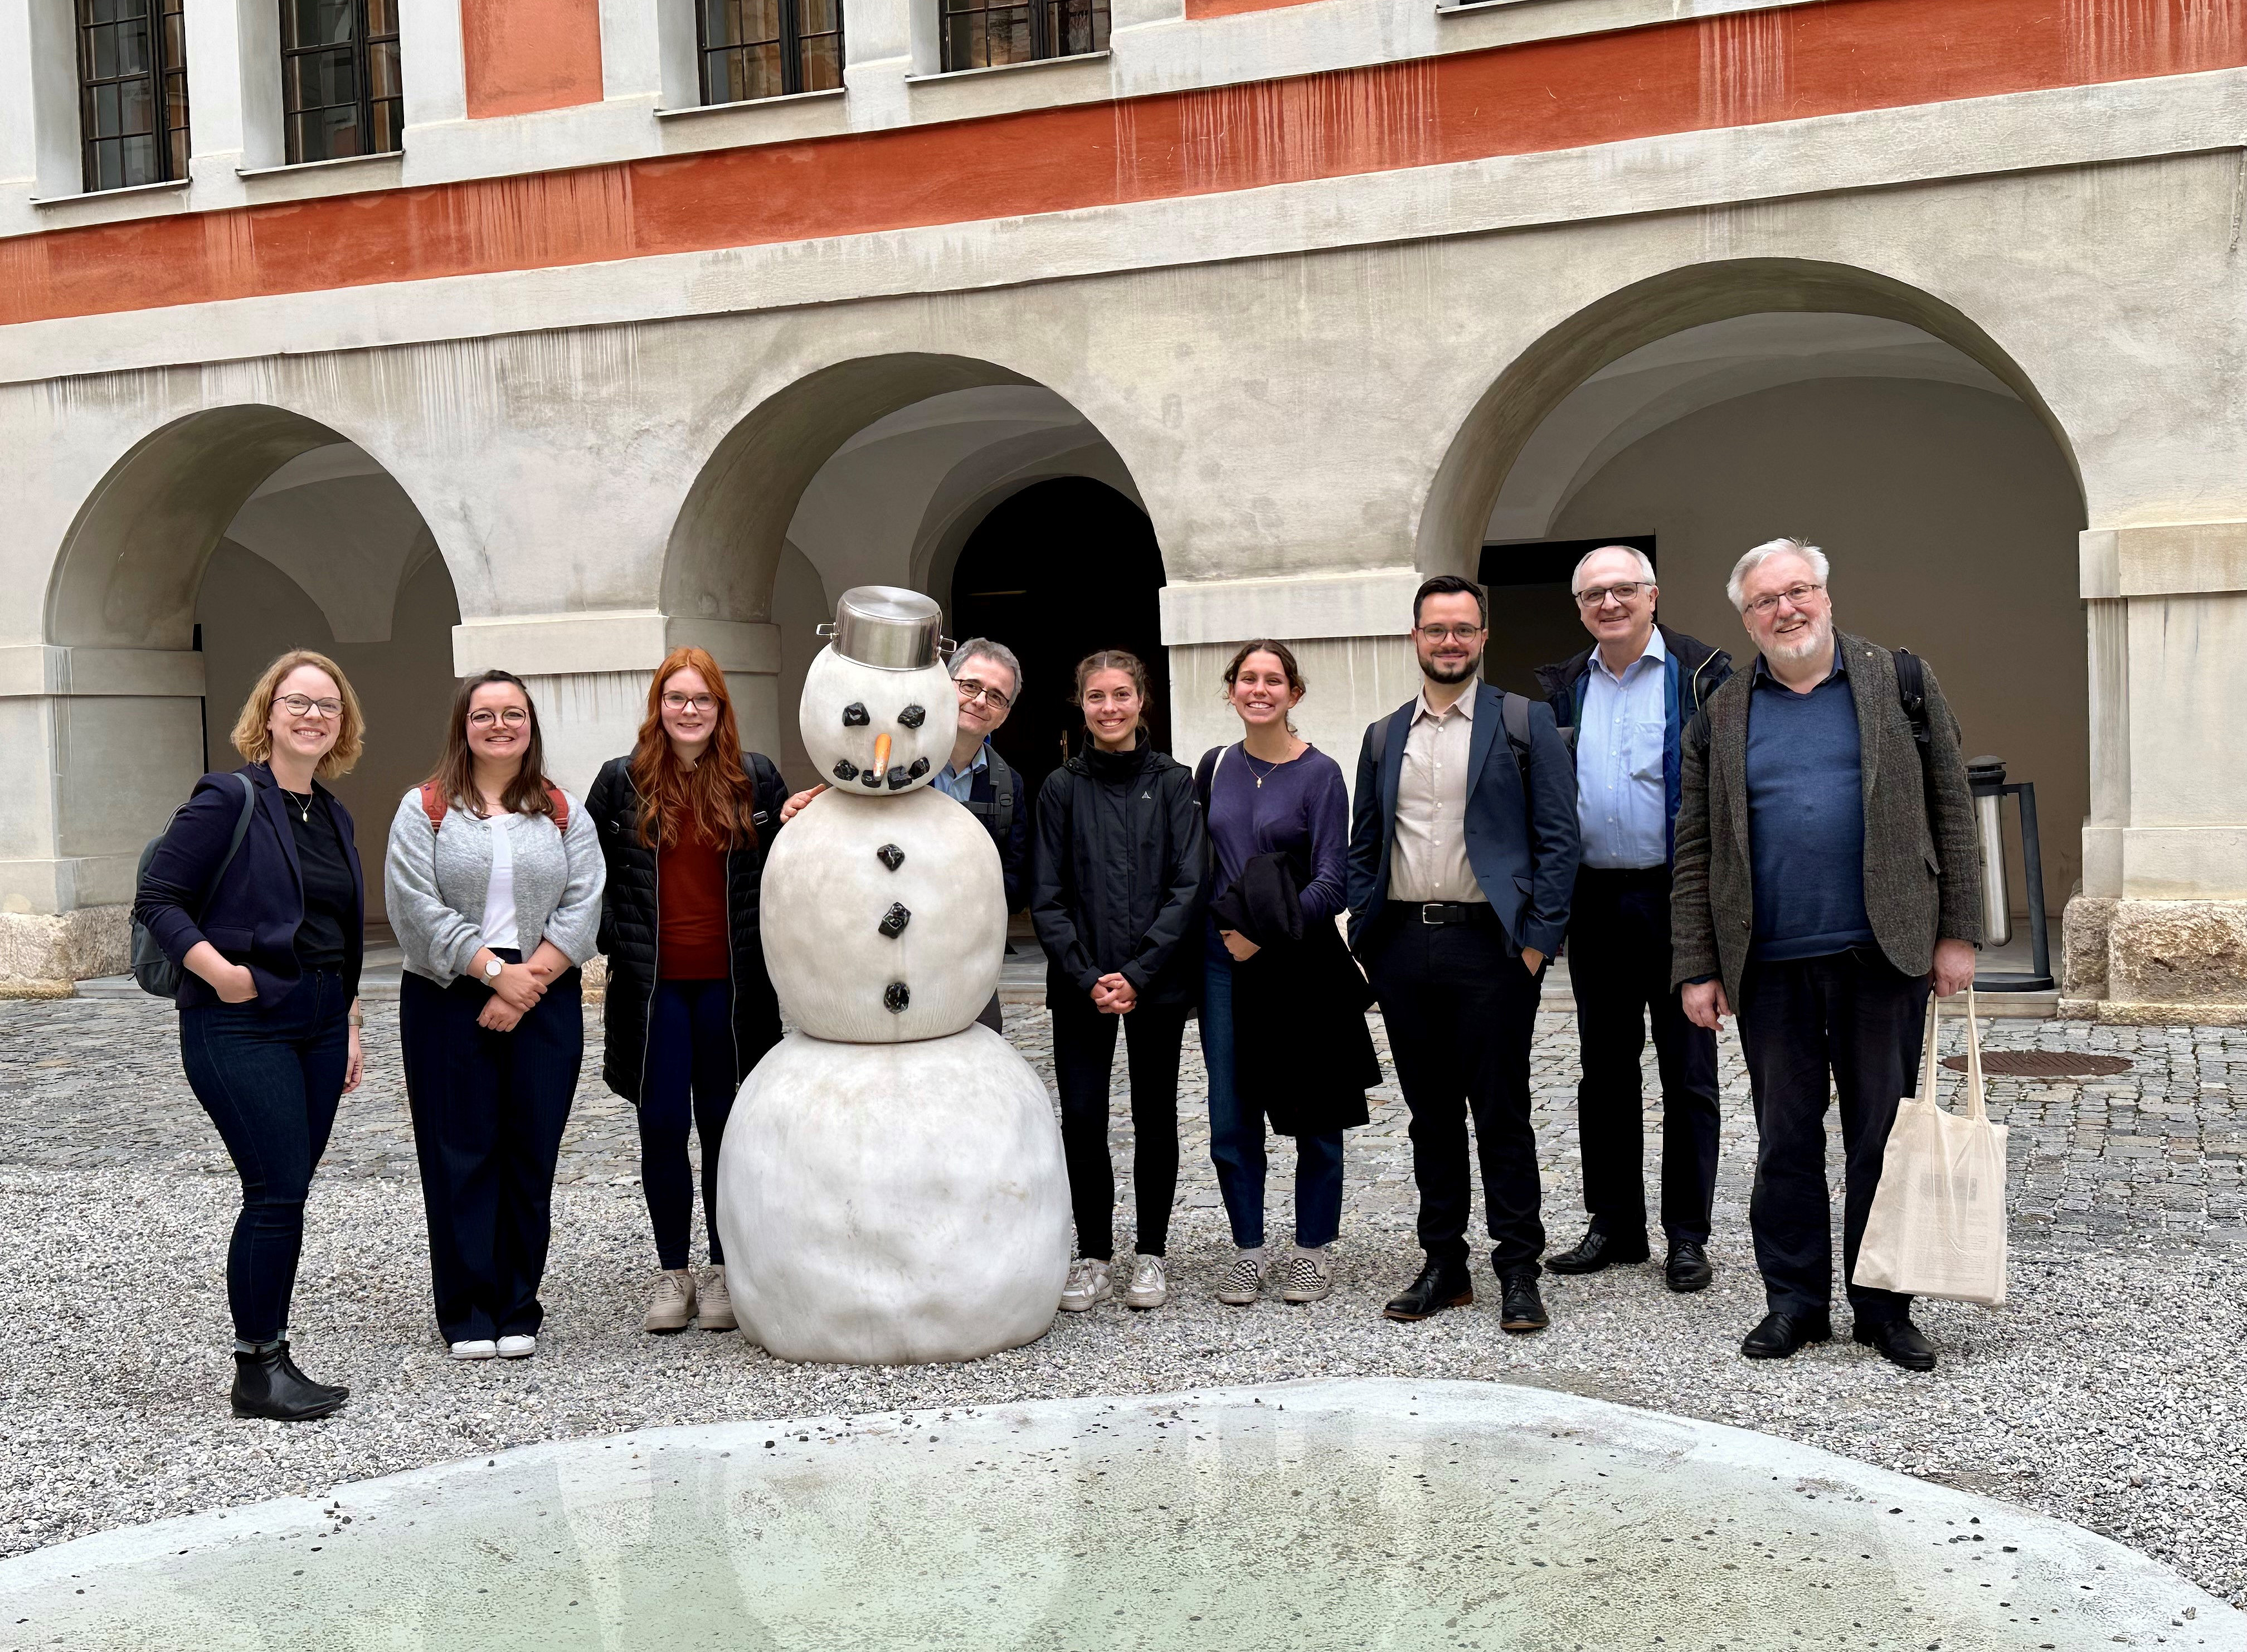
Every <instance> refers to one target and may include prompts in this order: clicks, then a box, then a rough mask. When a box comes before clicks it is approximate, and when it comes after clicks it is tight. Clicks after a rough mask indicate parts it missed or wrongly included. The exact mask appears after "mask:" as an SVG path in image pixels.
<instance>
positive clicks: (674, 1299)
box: [640, 1267, 694, 1336]
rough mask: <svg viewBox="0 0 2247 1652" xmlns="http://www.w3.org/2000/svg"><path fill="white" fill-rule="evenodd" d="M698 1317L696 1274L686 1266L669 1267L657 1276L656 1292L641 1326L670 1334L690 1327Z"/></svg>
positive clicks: (660, 1333) (663, 1333)
mask: <svg viewBox="0 0 2247 1652" xmlns="http://www.w3.org/2000/svg"><path fill="white" fill-rule="evenodd" d="M693 1317H694V1276H693V1274H692V1273H688V1272H687V1271H686V1269H685V1268H683V1267H682V1268H680V1269H677V1270H676V1271H673V1270H671V1269H666V1270H665V1271H664V1272H662V1273H659V1274H657V1275H656V1276H655V1294H653V1295H652V1296H651V1297H649V1298H648V1300H647V1314H646V1317H645V1318H644V1319H642V1320H641V1321H640V1329H642V1330H644V1331H649V1332H652V1333H653V1334H654V1335H657V1336H669V1335H673V1333H674V1332H678V1331H683V1330H685V1329H686V1321H689V1320H691V1319H693Z"/></svg>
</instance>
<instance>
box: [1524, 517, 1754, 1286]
mask: <svg viewBox="0 0 2247 1652" xmlns="http://www.w3.org/2000/svg"><path fill="white" fill-rule="evenodd" d="M1569 585H1570V590H1571V592H1572V594H1573V595H1574V597H1575V600H1576V612H1577V614H1578V615H1579V617H1580V618H1581V619H1582V620H1583V622H1584V629H1585V630H1586V631H1589V632H1591V634H1592V636H1593V638H1594V639H1595V642H1594V646H1592V647H1590V648H1588V649H1586V650H1585V651H1584V652H1582V653H1581V654H1578V655H1577V656H1576V657H1575V658H1574V659H1570V660H1567V661H1565V662H1563V663H1562V664H1561V665H1558V666H1546V667H1545V668H1544V669H1543V670H1542V671H1540V672H1538V678H1539V680H1540V682H1542V683H1543V685H1544V687H1545V693H1546V697H1547V700H1550V701H1551V703H1552V706H1553V712H1554V719H1555V720H1557V721H1558V722H1559V724H1560V726H1561V733H1562V734H1564V735H1569V736H1572V737H1573V739H1574V744H1575V751H1576V816H1577V823H1578V825H1579V827H1580V829H1581V835H1582V837H1583V845H1584V852H1583V860H1582V863H1581V865H1580V867H1579V869H1578V870H1577V873H1576V889H1575V898H1574V903H1573V904H1572V905H1571V907H1570V911H1569V918H1568V952H1567V956H1568V984H1569V986H1570V988H1571V990H1572V991H1573V992H1574V993H1575V998H1576V1035H1577V1039H1578V1043H1579V1048H1580V1050H1581V1062H1582V1069H1583V1077H1582V1079H1581V1082H1579V1083H1578V1085H1577V1087H1576V1130H1577V1136H1578V1137H1579V1140H1580V1143H1581V1148H1582V1153H1583V1166H1584V1208H1585V1209H1586V1210H1587V1211H1588V1212H1590V1213H1591V1228H1590V1231H1589V1232H1587V1233H1586V1234H1585V1235H1584V1237H1583V1239H1582V1240H1581V1242H1579V1243H1578V1244H1577V1246H1576V1247H1575V1248H1574V1250H1569V1251H1563V1252H1561V1253H1560V1254H1559V1255H1557V1256H1552V1257H1547V1259H1546V1262H1545V1265H1546V1266H1547V1267H1549V1268H1551V1269H1552V1270H1553V1271H1554V1273H1597V1272H1598V1271H1599V1270H1600V1269H1602V1268H1603V1267H1608V1266H1613V1265H1615V1264H1616V1263H1622V1262H1643V1261H1645V1260H1647V1259H1649V1256H1650V1255H1651V1254H1652V1251H1651V1247H1650V1246H1649V1244H1648V1239H1647V1219H1646V1189H1645V1181H1644V1171H1643V1157H1644V1151H1645V1150H1644V1144H1643V1136H1644V1124H1643V1120H1644V1116H1645V1106H1646V1102H1645V1096H1644V1094H1643V1079H1642V1078H1641V1075H1640V1070H1639V1053H1640V1052H1641V1051H1642V1050H1643V1049H1644V1048H1646V1029H1647V1024H1648V1022H1649V1021H1651V1022H1652V1024H1653V1027H1654V1052H1655V1059H1656V1064H1657V1065H1658V1067H1659V1068H1660V1070H1661V1075H1662V1226H1663V1232H1665V1233H1666V1234H1667V1235H1668V1238H1669V1241H1670V1253H1669V1258H1668V1263H1667V1266H1666V1267H1665V1269H1664V1277H1665V1279H1666V1281H1667V1283H1668V1284H1669V1286H1670V1289H1671V1290H1673V1291H1698V1290H1702V1289H1704V1288H1706V1287H1707V1286H1708V1284H1709V1283H1710V1281H1711V1279H1712V1278H1713V1277H1714V1275H1713V1274H1712V1273H1711V1270H1710V1267H1709V1259H1708V1253H1707V1249H1706V1246H1707V1245H1708V1242H1709V1225H1710V1206H1711V1204H1712V1203H1713V1201H1714V1199H1715V1197H1716V1184H1717V1130H1718V1109H1717V1040H1716V1035H1715V1034H1712V1033H1711V1032H1709V1031H1707V1030H1706V1029H1704V1028H1702V1027H1696V1026H1694V1025H1693V1024H1692V1023H1691V1022H1690V1021H1688V1020H1687V1019H1686V1017H1685V1012H1684V1006H1683V1004H1682V1002H1681V1000H1680V994H1679V993H1677V992H1674V991H1672V990H1671V988H1670V856H1671V852H1672V843H1673V841H1674V833H1673V829H1672V826H1673V823H1674V822H1675V821H1676V819H1677V802H1678V782H1679V776H1680V774H1681V773H1682V765H1681V762H1680V760H1679V755H1678V753H1679V749H1680V747H1679V741H1680V738H1681V736H1682V734H1684V728H1685V726H1686V725H1687V724H1688V723H1690V722H1691V721H1692V720H1693V718H1694V716H1695V714H1696V713H1697V712H1698V711H1699V710H1700V708H1701V703H1702V701H1703V700H1705V699H1706V698H1707V697H1708V696H1709V695H1711V694H1712V693H1715V692H1716V690H1717V686H1718V684H1720V683H1722V682H1723V681H1724V680H1725V679H1726V678H1728V677H1730V676H1731V656H1729V655H1728V654H1725V652H1723V651H1721V650H1719V649H1713V648H1710V647H1708V646H1707V645H1704V644H1702V643H1699V642H1696V641H1695V640H1694V639H1693V638H1690V637H1688V636H1686V635H1685V634H1684V632H1683V631H1672V630H1670V628H1669V627H1667V626H1664V625H1656V623H1655V618H1654V609H1655V603H1656V599H1657V598H1658V597H1660V595H1661V591H1660V590H1659V588H1658V587H1657V586H1656V584H1655V579H1654V564H1653V563H1651V562H1650V561H1649V560H1648V559H1647V556H1646V555H1645V553H1644V552H1643V551H1639V550H1633V549H1632V548H1630V547H1629V546H1628V545H1604V546H1602V547H1601V548H1600V549H1599V550H1595V551H1593V552H1592V553H1591V554H1590V555H1589V556H1586V557H1585V558H1584V559H1583V560H1582V561H1581V562H1580V563H1577V564H1576V570H1575V573H1574V577H1572V578H1571V580H1570V582H1569Z"/></svg>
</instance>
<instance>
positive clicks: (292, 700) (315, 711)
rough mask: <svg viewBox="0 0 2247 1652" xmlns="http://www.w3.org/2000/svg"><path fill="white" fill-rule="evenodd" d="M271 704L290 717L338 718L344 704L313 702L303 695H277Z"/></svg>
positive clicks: (342, 711) (333, 701) (338, 701)
mask: <svg viewBox="0 0 2247 1652" xmlns="http://www.w3.org/2000/svg"><path fill="white" fill-rule="evenodd" d="M273 703H274V704H275V705H277V706H279V707H282V708H283V709H284V710H285V711H287V712H288V713H289V714H290V716H291V717H340V716H342V715H343V714H344V703H343V701H341V700H313V699H311V698H310V697H309V696H307V695H304V694H277V695H276V696H275V697H274V700H273Z"/></svg>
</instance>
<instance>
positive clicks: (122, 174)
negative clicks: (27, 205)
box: [77, 0, 188, 192]
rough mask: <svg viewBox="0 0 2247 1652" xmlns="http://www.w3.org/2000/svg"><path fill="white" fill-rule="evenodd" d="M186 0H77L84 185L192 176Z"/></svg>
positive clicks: (99, 186)
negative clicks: (184, 8)
mask: <svg viewBox="0 0 2247 1652" xmlns="http://www.w3.org/2000/svg"><path fill="white" fill-rule="evenodd" d="M183 4H184V0H77V5H78V10H77V17H78V87H79V142H80V145H81V146H82V152H83V154H84V156H85V188H86V189H87V190H88V191H89V192H92V191H94V190H98V189H126V188H132V187H133V186H134V185H135V184H145V183H166V182H170V181H174V180H176V179H181V178H185V177H186V176H187V175H188V42H187V29H186V22H187V20H186V18H185V17H184V16H183V15H182V10H181V9H182V6H183Z"/></svg>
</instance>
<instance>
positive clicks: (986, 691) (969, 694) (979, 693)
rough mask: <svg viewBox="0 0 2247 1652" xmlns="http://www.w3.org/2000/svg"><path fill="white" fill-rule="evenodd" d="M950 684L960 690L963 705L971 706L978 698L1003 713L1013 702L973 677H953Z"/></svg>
mask: <svg viewBox="0 0 2247 1652" xmlns="http://www.w3.org/2000/svg"><path fill="white" fill-rule="evenodd" d="M952 686H953V687H954V688H956V689H958V690H959V691H960V704H961V705H963V706H972V705H973V704H974V703H975V702H976V701H977V700H981V701H983V702H984V703H985V704H986V705H987V706H989V707H991V709H992V710H993V711H995V712H1001V713H1003V712H1004V711H1006V709H1007V707H1010V706H1012V705H1013V704H1014V701H1013V700H1008V699H1007V697H1006V696H1005V695H1004V694H1002V693H1000V692H999V691H998V690H997V689H995V688H994V687H992V686H991V685H990V684H988V683H979V682H977V681H976V680H975V679H973V677H959V678H955V679H953V684H952Z"/></svg>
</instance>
